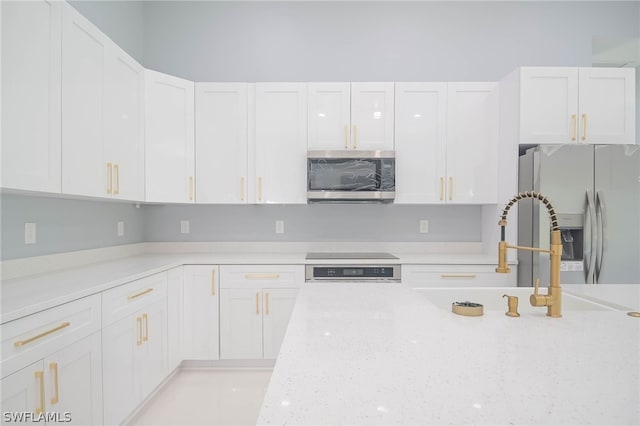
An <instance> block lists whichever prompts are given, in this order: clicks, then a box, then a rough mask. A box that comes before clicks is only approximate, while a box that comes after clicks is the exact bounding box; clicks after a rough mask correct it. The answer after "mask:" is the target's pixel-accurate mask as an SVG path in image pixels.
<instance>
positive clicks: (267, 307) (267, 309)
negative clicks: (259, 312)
mask: <svg viewBox="0 0 640 426" xmlns="http://www.w3.org/2000/svg"><path fill="white" fill-rule="evenodd" d="M265 297H266V298H267V306H266V308H265V311H264V313H265V314H266V315H269V293H268V292H267V293H266V294H265Z"/></svg>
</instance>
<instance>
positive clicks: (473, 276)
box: [440, 274, 476, 279]
mask: <svg viewBox="0 0 640 426" xmlns="http://www.w3.org/2000/svg"><path fill="white" fill-rule="evenodd" d="M475 277H476V274H442V275H440V278H445V279H447V278H464V279H474V278H475Z"/></svg>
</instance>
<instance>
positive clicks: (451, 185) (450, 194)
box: [449, 176, 453, 201]
mask: <svg viewBox="0 0 640 426" xmlns="http://www.w3.org/2000/svg"><path fill="white" fill-rule="evenodd" d="M452 200H453V176H449V201H452Z"/></svg>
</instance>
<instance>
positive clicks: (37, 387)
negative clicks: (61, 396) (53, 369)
mask: <svg viewBox="0 0 640 426" xmlns="http://www.w3.org/2000/svg"><path fill="white" fill-rule="evenodd" d="M0 386H1V387H2V392H1V393H0V395H1V396H2V404H0V405H1V406H2V414H3V415H2V420H1V421H2V424H3V425H11V424H28V425H37V424H42V423H41V422H32V421H28V420H32V419H27V418H25V417H20V416H24V414H23V413H34V414H36V415H38V414H40V413H41V412H43V411H44V410H45V408H46V407H45V405H46V403H45V399H44V386H45V383H44V367H43V362H42V360H40V361H38V362H36V363H34V364H31V365H29V366H28V367H25V368H23V369H22V370H19V371H17V372H15V373H13V374H11V375H9V376H7V377H4V378H3V379H2V380H1V381H0ZM6 413H10V414H9V418H6V417H5V416H6V415H7V414H6ZM25 420H27V421H25Z"/></svg>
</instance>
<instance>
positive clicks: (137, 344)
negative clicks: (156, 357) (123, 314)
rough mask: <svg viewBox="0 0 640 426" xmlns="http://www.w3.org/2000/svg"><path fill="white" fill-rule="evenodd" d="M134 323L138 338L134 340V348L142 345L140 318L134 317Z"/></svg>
mask: <svg viewBox="0 0 640 426" xmlns="http://www.w3.org/2000/svg"><path fill="white" fill-rule="evenodd" d="M136 323H137V324H138V336H137V338H136V346H140V345H142V318H140V317H136Z"/></svg>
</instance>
